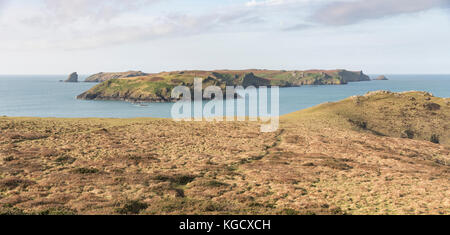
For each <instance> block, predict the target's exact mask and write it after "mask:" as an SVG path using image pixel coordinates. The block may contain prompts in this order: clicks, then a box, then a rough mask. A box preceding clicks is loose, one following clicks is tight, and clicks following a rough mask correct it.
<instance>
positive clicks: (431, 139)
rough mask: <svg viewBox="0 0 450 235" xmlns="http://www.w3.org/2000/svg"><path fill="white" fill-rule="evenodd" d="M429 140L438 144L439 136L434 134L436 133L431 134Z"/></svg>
mask: <svg viewBox="0 0 450 235" xmlns="http://www.w3.org/2000/svg"><path fill="white" fill-rule="evenodd" d="M430 141H431V142H432V143H435V144H439V143H440V141H439V136H438V135H436V134H433V135H431V138H430Z"/></svg>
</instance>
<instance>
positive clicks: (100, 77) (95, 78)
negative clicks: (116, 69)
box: [84, 71, 148, 82]
mask: <svg viewBox="0 0 450 235" xmlns="http://www.w3.org/2000/svg"><path fill="white" fill-rule="evenodd" d="M147 75H148V74H147V73H143V72H141V71H128V72H120V73H103V72H101V73H97V74H94V75H91V76H89V77H88V78H86V79H85V80H84V81H85V82H104V81H108V80H111V79H118V78H131V77H140V76H147Z"/></svg>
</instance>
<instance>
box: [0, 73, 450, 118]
mask: <svg viewBox="0 0 450 235" xmlns="http://www.w3.org/2000/svg"><path fill="white" fill-rule="evenodd" d="M377 76H378V75H377V74H373V75H370V77H372V78H375V77H377ZM386 76H387V77H388V78H389V80H388V81H369V82H353V83H349V84H347V85H330V86H328V85H326V86H302V87H292V88H280V90H279V91H280V92H279V93H280V95H279V104H280V105H279V114H280V115H283V114H288V113H291V112H295V111H298V110H302V109H306V108H310V107H313V106H316V105H318V104H321V103H325V102H335V101H339V100H342V99H345V98H347V97H350V96H354V95H364V94H366V93H367V92H370V91H377V90H388V91H393V92H401V91H412V90H414V91H426V92H430V93H432V94H433V95H435V96H438V97H450V75H389V74H387V75H386ZM86 77H87V76H81V81H83V79H85V78H86ZM66 78H67V75H0V116H8V117H57V118H88V117H97V118H139V117H154V118H170V117H171V110H172V106H173V103H148V104H133V103H129V102H122V101H86V100H77V99H76V96H77V95H79V94H81V93H83V92H84V91H86V90H88V89H90V88H91V87H93V86H95V85H97V84H96V83H85V82H79V83H63V82H60V80H64V79H66ZM269 92H270V91H269ZM203 103H204V105H206V103H207V102H203ZM247 109H248V107H247Z"/></svg>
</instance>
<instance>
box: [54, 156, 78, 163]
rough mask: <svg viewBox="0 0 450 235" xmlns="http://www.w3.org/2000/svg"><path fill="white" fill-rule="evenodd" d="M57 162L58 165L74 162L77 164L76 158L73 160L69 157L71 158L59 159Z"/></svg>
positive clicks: (62, 157)
mask: <svg viewBox="0 0 450 235" xmlns="http://www.w3.org/2000/svg"><path fill="white" fill-rule="evenodd" d="M55 162H56V163H58V164H66V163H67V164H72V163H73V162H75V158H73V157H69V156H61V157H58V158H57V159H56V160H55Z"/></svg>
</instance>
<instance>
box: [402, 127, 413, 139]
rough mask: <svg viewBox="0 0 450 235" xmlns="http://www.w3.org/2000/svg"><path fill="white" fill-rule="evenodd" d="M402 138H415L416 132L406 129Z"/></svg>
mask: <svg viewBox="0 0 450 235" xmlns="http://www.w3.org/2000/svg"><path fill="white" fill-rule="evenodd" d="M402 138H408V139H414V132H413V131H412V130H410V129H408V130H404V131H403V133H402Z"/></svg>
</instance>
